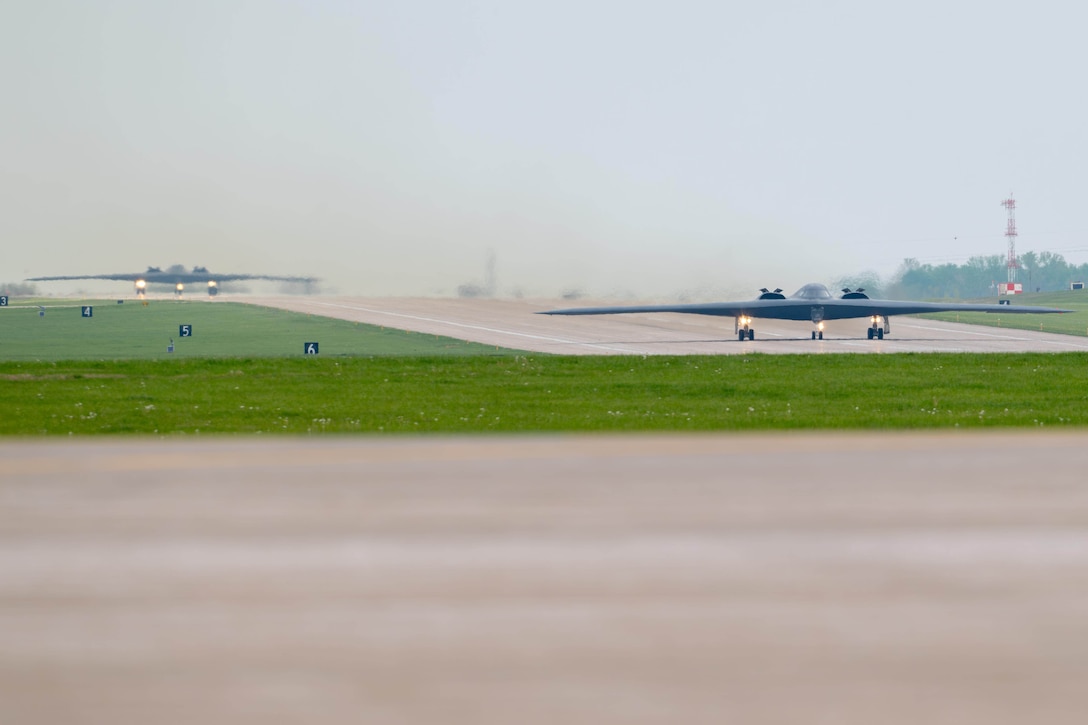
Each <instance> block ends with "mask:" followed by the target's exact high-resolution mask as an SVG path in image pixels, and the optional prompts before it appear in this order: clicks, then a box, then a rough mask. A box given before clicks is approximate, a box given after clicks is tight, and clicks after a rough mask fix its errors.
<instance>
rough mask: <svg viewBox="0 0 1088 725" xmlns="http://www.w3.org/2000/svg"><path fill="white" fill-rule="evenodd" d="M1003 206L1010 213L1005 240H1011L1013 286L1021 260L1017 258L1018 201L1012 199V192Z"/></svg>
mask: <svg viewBox="0 0 1088 725" xmlns="http://www.w3.org/2000/svg"><path fill="white" fill-rule="evenodd" d="M1001 206H1003V207H1005V208H1006V209H1008V211H1009V221H1008V224H1007V225H1006V226H1005V238H1006V239H1008V240H1009V263H1008V267H1009V284H1010V285H1011V284H1012V283H1013V282H1015V281H1016V270H1018V269H1020V260H1019V259H1017V258H1016V199H1014V198H1012V192H1011V191H1010V192H1009V198H1008V199H1006V200H1005V201H1003V202H1001Z"/></svg>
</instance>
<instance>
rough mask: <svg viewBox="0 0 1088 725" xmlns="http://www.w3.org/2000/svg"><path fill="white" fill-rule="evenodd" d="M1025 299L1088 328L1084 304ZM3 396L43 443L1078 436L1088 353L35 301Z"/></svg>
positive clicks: (13, 427)
mask: <svg viewBox="0 0 1088 725" xmlns="http://www.w3.org/2000/svg"><path fill="white" fill-rule="evenodd" d="M1025 301H1033V302H1038V303H1040V304H1049V305H1054V306H1062V307H1068V308H1073V309H1077V310H1078V312H1076V313H1074V314H1072V315H1062V316H1060V317H1058V316H1048V317H1047V318H1045V324H1048V325H1049V324H1051V321H1052V320H1054V321H1056V322H1060V321H1061V320H1062V319H1064V320H1066V322H1067V323H1068V321H1069V320H1074V322H1073V325H1074V327H1072V328H1071V329H1069V330H1068V331H1069V332H1073V333H1079V327H1081V326H1083V324H1084V322H1083V321H1084V320H1085V319H1088V296H1085V295H1082V294H1079V293H1077V294H1068V293H1062V294H1059V295H1053V296H1043V295H1039V296H1032V297H1029V298H1028V300H1025ZM39 302H40V303H41V304H46V305H47V307H46V309H45V315H44V316H39V314H38V312H39V309H38V307H37V306H36V305H37V304H38V303H39ZM87 304H90V305H93V308H94V313H93V316H92V317H90V318H86V317H83V316H82V315H81V308H82V306H83V305H87ZM942 317H944V318H945V319H948V318H949V317H952V318H954V317H955V313H948V314H947V315H943V316H942ZM963 317H966V315H964V316H963ZM971 317H979V318H981V319H982V321H985V322H990V323H997V322H1001V323H1002V324H1008V322H1011V321H1016V322H1021V321H1023V322H1026V323H1028V325H1036V324H1038V321H1039V318H1034V317H1032V318H1029V319H1027V320H1024V318H1023V317H1021V316H1013V315H1008V316H992V315H986V314H981V313H980V314H978V315H972V316H971ZM995 317H999V318H1000V319H995ZM180 325H191V326H192V336H191V337H186V338H182V337H180V336H179V335H178V333H179V330H178V328H179V326H180ZM1079 334H1083V333H1079ZM171 339H172V340H173V344H174V350H175V351H174V352H173V353H169V352H167V345H168V344H169V342H170V341H171ZM305 342H319V343H320V355H318V356H306V355H304V354H303V344H304V343H305ZM0 401H2V403H3V410H4V416H3V417H2V418H0V434H3V435H31V436H37V435H94V434H118V433H121V434H158V435H178V434H211V433H288V434H309V433H359V432H362V433H407V432H429V433H479V432H488V431H501V432H540V431H749V430H805V429H821V430H828V429H919V428H955V427H959V428H986V427H1003V426H1083V425H1085V424H1088V412H1085V411H1086V410H1088V406H1086V402H1088V356H1085V355H1083V354H1079V353H1062V354H988V355H976V354H935V353H919V354H896V355H782V356H776V355H760V354H754V355H749V356H735V355H728V356H715V357H690V356H683V357H649V358H643V357H563V356H547V355H525V354H519V353H516V352H515V351H510V350H503V349H496V348H492V347H488V346H484V345H477V344H473V343H467V342H462V341H460V340H453V339H449V338H442V337H436V336H433V335H423V334H419V333H408V332H403V331H400V330H392V329H383V328H379V327H372V326H368V325H361V324H355V323H351V322H344V321H340V320H332V319H328V318H324V317H314V316H308V315H301V314H297V313H291V312H285V311H281V310H275V309H270V308H264V307H257V306H251V305H245V304H239V303H231V302H222V301H214V302H204V301H200V302H195V301H184V302H183V301H173V300H155V301H151V302H150V303H149V304H148V305H147V306H143V305H141V304H139V303H138V302H135V301H126V302H125V303H124V304H121V305H118V304H117V303H116V300H105V301H94V302H84V301H79V302H66V303H61V304H57V303H55V302H53V303H50V302H49V301H28V300H24V301H20V302H19V303H17V304H15V305H13V306H10V307H6V308H2V309H0Z"/></svg>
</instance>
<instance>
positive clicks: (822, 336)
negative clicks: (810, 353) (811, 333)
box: [816, 331, 824, 340]
mask: <svg viewBox="0 0 1088 725" xmlns="http://www.w3.org/2000/svg"><path fill="white" fill-rule="evenodd" d="M816 337H817V339H820V340H822V339H824V333H823V331H821V332H818V333H817V334H816Z"/></svg>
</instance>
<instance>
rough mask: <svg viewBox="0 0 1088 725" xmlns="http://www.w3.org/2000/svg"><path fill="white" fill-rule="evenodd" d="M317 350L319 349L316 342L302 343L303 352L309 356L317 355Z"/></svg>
mask: <svg viewBox="0 0 1088 725" xmlns="http://www.w3.org/2000/svg"><path fill="white" fill-rule="evenodd" d="M317 349H318V348H317V343H316V342H304V343H302V351H303V352H304V353H305V354H307V355H316V354H317Z"/></svg>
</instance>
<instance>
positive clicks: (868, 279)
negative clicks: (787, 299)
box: [836, 252, 1088, 299]
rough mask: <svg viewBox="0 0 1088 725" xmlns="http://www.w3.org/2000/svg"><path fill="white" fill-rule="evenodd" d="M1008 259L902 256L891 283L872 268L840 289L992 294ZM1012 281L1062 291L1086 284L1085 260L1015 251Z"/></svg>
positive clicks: (881, 293) (1030, 288) (910, 294)
mask: <svg viewBox="0 0 1088 725" xmlns="http://www.w3.org/2000/svg"><path fill="white" fill-rule="evenodd" d="M1008 278H1009V270H1008V258H1007V257H1004V256H1002V255H1000V254H994V255H991V256H985V257H971V258H970V259H968V260H967V261H966V262H965V263H964V264H951V263H949V264H938V265H934V264H922V263H921V262H919V261H918V260H917V259H904V260H903V263H902V264H901V265H899V269H898V270H897V271H896V273H895V275H894V276H893V277H892V279H891V280H890V281H884V280H881V279H880V277H879V276H878V275H877V274H876V273H875V272H863V273H861V274H857V275H853V276H850V277H843V278H842V279H840V280H838V281H837V282H836V285H837V286H839V287H849V288H851V289H854V288H856V287H864V288H865V289H866V292H867V293H868V294H869V295H870V296H872V297H886V298H889V299H972V298H978V297H987V296H991V295H996V294H997V285H998V284H1000V283H1001V282H1006V281H1008ZM1016 281H1017V282H1019V283H1021V284H1023V286H1024V291H1025V292H1053V291H1057V290H1067V289H1069V285H1070V283H1071V282H1088V264H1082V265H1079V266H1077V265H1072V264H1069V263H1068V262H1066V261H1065V258H1064V257H1063V256H1062V255H1060V254H1055V253H1053V252H1025V253H1024V254H1021V255H1020V268H1019V269H1018V270H1017V274H1016Z"/></svg>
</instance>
